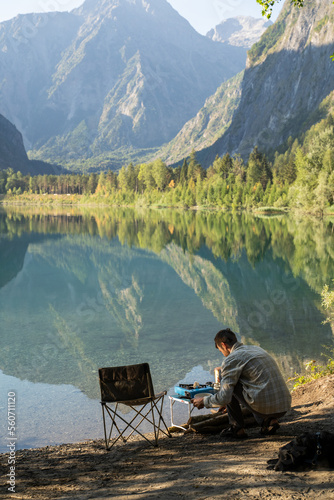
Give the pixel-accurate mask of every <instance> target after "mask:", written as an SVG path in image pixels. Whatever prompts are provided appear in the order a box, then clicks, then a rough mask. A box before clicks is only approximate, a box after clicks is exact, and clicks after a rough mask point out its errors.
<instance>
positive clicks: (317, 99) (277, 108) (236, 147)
mask: <svg viewBox="0 0 334 500" xmlns="http://www.w3.org/2000/svg"><path fill="white" fill-rule="evenodd" d="M333 52H334V7H333V5H332V1H331V0H326V1H323V0H322V1H321V0H312V1H308V2H305V4H304V7H303V8H301V9H297V8H296V7H294V6H292V5H291V4H290V2H289V0H286V2H285V5H284V6H283V9H282V11H281V14H280V16H279V18H278V20H277V21H276V22H275V24H273V25H272V26H270V27H269V28H268V29H267V30H266V32H265V33H264V34H263V36H262V38H261V40H260V41H259V42H258V43H256V44H255V45H253V47H252V48H251V50H250V51H249V52H248V60H247V67H246V70H245V73H244V78H243V81H242V93H241V99H240V103H239V106H238V108H237V109H236V111H235V113H234V116H233V120H232V122H231V125H230V127H229V129H228V130H227V131H226V132H225V133H224V134H223V136H222V137H221V138H220V139H219V140H218V141H217V142H216V143H215V144H214V145H213V146H212V147H210V148H208V149H207V150H203V151H202V153H201V161H202V163H203V164H206V165H208V164H210V163H211V162H212V161H213V160H214V158H215V156H216V155H217V154H218V155H223V154H225V153H226V152H227V151H228V152H230V153H234V152H238V153H240V154H241V155H242V156H244V157H248V155H249V153H250V151H251V150H252V149H253V148H254V146H255V145H257V146H258V147H259V148H260V149H261V150H262V151H265V152H267V153H269V154H270V153H272V152H274V151H275V150H276V149H277V148H279V147H281V146H284V144H285V142H286V141H287V139H288V138H289V137H290V136H291V137H298V135H300V134H301V133H302V132H304V131H305V130H307V129H308V128H309V127H310V126H311V125H313V124H314V123H316V122H317V121H319V120H320V119H321V118H323V117H324V116H326V114H327V113H328V111H329V109H330V107H331V106H333V100H334V63H333V61H332V60H331V59H330V55H331V54H333Z"/></svg>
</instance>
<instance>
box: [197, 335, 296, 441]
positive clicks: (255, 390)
mask: <svg viewBox="0 0 334 500" xmlns="http://www.w3.org/2000/svg"><path fill="white" fill-rule="evenodd" d="M215 345H216V348H217V349H219V350H220V352H221V353H222V354H223V355H224V356H225V358H226V359H225V360H224V361H223V363H222V367H221V383H220V390H219V392H217V393H216V394H213V395H210V396H206V397H203V398H201V397H199V398H196V399H193V400H192V403H193V405H194V406H195V407H196V408H198V409H199V410H200V409H202V408H204V407H205V408H211V407H212V406H213V405H219V406H222V407H224V406H226V409H227V413H228V417H229V423H230V427H229V428H228V429H224V430H223V431H222V435H225V436H231V437H234V438H236V439H244V438H247V437H248V436H247V434H246V432H245V429H244V419H243V415H242V411H241V407H240V404H242V405H243V406H244V407H246V408H248V409H249V410H250V411H251V412H252V414H253V415H254V418H255V420H256V421H257V423H258V424H259V425H260V426H261V434H264V435H272V434H275V432H276V431H277V429H278V428H279V423H278V419H279V418H280V417H283V415H285V413H286V412H287V411H288V410H290V408H291V394H290V391H289V389H288V387H287V385H286V383H285V381H284V379H283V377H282V374H281V372H280V370H279V368H278V366H277V364H276V362H275V360H274V359H273V358H272V357H271V356H270V355H269V354H268V353H267V352H266V351H265V350H264V349H262V348H261V347H258V346H254V345H244V344H242V343H241V342H238V341H237V337H236V335H235V333H233V332H232V331H231V330H230V329H229V328H227V329H226V330H220V331H219V332H218V333H217V335H216V336H215Z"/></svg>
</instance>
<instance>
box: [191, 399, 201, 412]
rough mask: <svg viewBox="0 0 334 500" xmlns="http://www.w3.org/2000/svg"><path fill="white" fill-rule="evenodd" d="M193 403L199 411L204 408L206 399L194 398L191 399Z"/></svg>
mask: <svg viewBox="0 0 334 500" xmlns="http://www.w3.org/2000/svg"><path fill="white" fill-rule="evenodd" d="M191 402H192V404H193V405H194V406H195V408H198V409H199V410H201V409H202V408H204V398H194V399H191Z"/></svg>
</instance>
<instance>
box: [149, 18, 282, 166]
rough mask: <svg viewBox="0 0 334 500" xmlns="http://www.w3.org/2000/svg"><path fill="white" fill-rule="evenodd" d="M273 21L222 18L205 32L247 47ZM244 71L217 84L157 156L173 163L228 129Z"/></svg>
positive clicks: (218, 39)
mask: <svg viewBox="0 0 334 500" xmlns="http://www.w3.org/2000/svg"><path fill="white" fill-rule="evenodd" d="M272 24H273V23H272V22H271V21H268V20H265V19H255V18H253V17H245V16H240V17H236V18H230V19H226V20H224V21H222V22H221V23H220V24H218V26H216V27H215V28H214V29H212V30H211V31H209V32H208V33H207V36H208V37H209V38H211V39H212V40H214V41H217V42H221V43H225V44H228V45H232V46H233V45H235V46H239V47H240V48H243V50H244V51H245V57H246V54H247V50H248V49H249V48H250V47H251V46H252V45H253V44H254V43H255V42H258V41H259V39H260V38H261V35H262V34H263V33H264V31H265V30H266V29H267V27H269V26H271V25H272ZM242 80H243V72H240V73H239V74H238V75H236V76H234V77H232V78H231V79H230V80H228V81H227V82H224V83H222V85H220V87H218V89H217V91H216V92H215V94H213V95H212V96H210V97H209V98H208V99H207V100H206V101H205V104H204V106H203V108H201V109H200V110H199V111H198V113H197V114H196V115H195V116H194V117H193V118H191V119H190V120H189V121H188V122H187V123H186V124H185V125H184V126H183V127H182V129H181V130H180V132H179V133H178V134H177V135H176V137H174V139H172V140H171V141H170V142H169V143H167V144H166V145H164V146H163V147H162V148H161V149H159V151H158V153H157V155H156V156H157V157H159V158H162V159H163V160H164V161H166V162H167V163H169V164H175V163H177V162H180V161H182V160H183V158H184V157H186V156H188V155H189V154H190V153H191V151H192V150H193V149H195V150H202V149H204V148H208V147H210V146H211V145H212V144H214V143H215V142H216V141H217V140H218V139H219V138H220V137H221V136H222V135H223V134H224V132H225V131H226V130H227V129H228V127H229V126H230V124H231V122H232V118H233V115H234V112H235V110H236V109H237V108H238V106H239V103H240V99H241V83H242Z"/></svg>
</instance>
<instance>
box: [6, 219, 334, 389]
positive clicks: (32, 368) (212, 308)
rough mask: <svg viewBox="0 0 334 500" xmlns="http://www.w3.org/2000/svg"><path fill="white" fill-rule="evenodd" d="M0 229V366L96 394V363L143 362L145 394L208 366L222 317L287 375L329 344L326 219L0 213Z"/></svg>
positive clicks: (329, 235) (215, 358)
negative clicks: (147, 371) (324, 295)
mask: <svg viewBox="0 0 334 500" xmlns="http://www.w3.org/2000/svg"><path fill="white" fill-rule="evenodd" d="M68 212H69V213H68ZM0 230H1V238H0V261H1V268H0V287H1V289H0V325H1V326H0V328H1V340H0V343H1V344H0V345H1V351H0V352H1V354H0V369H1V370H2V371H3V373H4V374H5V375H10V376H13V377H16V378H18V379H22V380H24V379H26V380H28V381H31V382H43V383H47V384H71V385H73V386H75V387H77V388H79V389H80V390H81V391H83V392H84V393H85V394H86V395H87V396H89V397H90V398H93V399H98V398H99V389H98V381H97V369H98V368H99V367H101V366H116V365H123V364H131V363H139V362H143V361H147V362H148V363H150V366H151V371H152V376H153V380H154V382H155V388H156V390H161V389H169V388H171V387H173V386H174V385H175V384H176V383H177V382H178V381H179V380H181V379H183V378H184V376H185V375H186V374H187V373H189V372H191V370H192V368H193V367H194V366H198V365H200V366H202V367H203V369H204V370H207V371H208V372H211V373H212V369H213V367H215V366H217V363H218V364H220V362H221V357H220V355H219V353H218V352H217V351H216V350H215V349H214V343H213V338H214V335H215V333H216V332H217V331H218V330H219V329H220V328H222V327H226V326H229V327H230V328H232V329H233V330H234V331H236V332H238V333H239V334H240V336H241V338H242V340H243V341H244V342H247V343H256V344H260V345H261V346H262V347H264V348H265V349H266V350H268V351H269V352H270V353H271V354H272V355H273V356H274V357H275V358H276V360H277V361H278V363H279V365H280V366H281V368H282V370H283V372H284V374H285V376H286V377H288V376H291V375H293V374H294V372H295V371H300V370H301V369H302V365H303V362H304V361H305V360H306V359H317V360H319V359H320V355H321V353H322V352H323V345H333V334H332V331H331V328H330V326H329V325H328V324H327V325H323V324H322V321H323V319H324V316H323V312H322V311H321V308H320V296H319V293H320V292H321V289H322V287H323V285H324V284H325V283H329V282H330V280H331V279H332V278H333V276H334V253H333V248H334V236H333V231H332V223H331V222H330V221H328V222H324V221H318V220H317V221H311V220H304V219H303V220H296V219H294V218H292V217H289V216H281V217H271V218H260V217H252V216H250V215H247V214H231V213H213V212H196V213H194V212H190V211H182V212H181V211H175V210H174V211H168V210H159V211H158V210H156V211H155V210H150V211H149V210H147V211H140V212H136V211H133V210H124V209H117V210H111V209H110V210H109V209H108V210H93V211H89V212H88V211H87V212H84V211H83V212H79V211H77V210H72V209H68V210H66V212H64V213H62V212H61V211H60V212H58V213H56V212H50V213H39V212H38V211H37V210H35V212H34V211H29V210H27V211H25V212H24V211H22V210H21V211H13V210H9V209H8V210H7V211H3V212H1V213H0ZM200 382H205V381H200Z"/></svg>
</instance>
